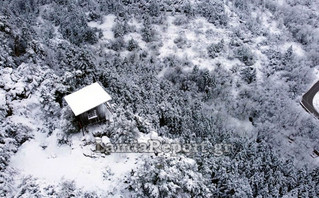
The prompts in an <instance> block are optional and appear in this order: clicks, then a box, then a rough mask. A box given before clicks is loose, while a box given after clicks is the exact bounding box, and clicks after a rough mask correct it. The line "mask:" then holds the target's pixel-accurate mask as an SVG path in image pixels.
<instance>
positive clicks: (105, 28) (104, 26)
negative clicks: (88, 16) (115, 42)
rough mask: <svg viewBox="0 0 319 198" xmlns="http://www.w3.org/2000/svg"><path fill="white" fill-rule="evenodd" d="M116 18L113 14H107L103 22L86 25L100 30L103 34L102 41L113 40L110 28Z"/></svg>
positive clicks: (92, 22)
mask: <svg viewBox="0 0 319 198" xmlns="http://www.w3.org/2000/svg"><path fill="white" fill-rule="evenodd" d="M115 18H116V16H115V15H113V14H109V15H107V16H104V17H103V22H102V23H100V22H95V21H91V22H89V23H88V25H89V26H90V27H92V28H93V27H96V28H99V29H101V30H102V32H103V39H106V40H108V39H110V40H111V39H114V34H113V31H112V27H113V25H114V21H115Z"/></svg>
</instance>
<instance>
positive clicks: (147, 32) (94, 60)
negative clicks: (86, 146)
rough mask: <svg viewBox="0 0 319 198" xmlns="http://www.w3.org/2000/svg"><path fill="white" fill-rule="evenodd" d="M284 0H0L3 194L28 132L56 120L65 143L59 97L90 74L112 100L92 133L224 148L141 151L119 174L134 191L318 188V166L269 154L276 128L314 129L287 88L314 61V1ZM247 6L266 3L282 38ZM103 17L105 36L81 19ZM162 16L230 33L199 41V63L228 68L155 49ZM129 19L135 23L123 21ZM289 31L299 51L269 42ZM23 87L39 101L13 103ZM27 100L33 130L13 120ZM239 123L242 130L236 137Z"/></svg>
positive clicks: (181, 39) (302, 191)
mask: <svg viewBox="0 0 319 198" xmlns="http://www.w3.org/2000/svg"><path fill="white" fill-rule="evenodd" d="M287 2H288V3H287V4H284V5H277V4H275V3H273V1H271V0H269V1H268V0H265V1H253V2H252V1H239V0H234V1H226V2H224V1H220V0H203V1H198V2H197V1H196V3H194V2H193V1H175V0H173V1H166V0H159V1H149V0H142V1H135V0H122V1H116V0H111V1H103V2H101V1H96V0H91V1H82V0H80V1H65V0H55V1H45V0H44V1H36V0H34V1H23V0H13V1H1V2H0V44H1V45H0V52H1V53H0V70H1V72H0V76H1V78H0V79H1V80H0V94H1V95H0V96H2V95H3V96H4V97H3V98H4V99H3V101H5V102H2V98H1V104H0V118H1V119H0V125H1V127H0V150H1V152H0V186H3V188H1V187H0V196H10V195H11V194H10V193H12V192H11V191H12V189H10V185H12V184H11V183H12V182H13V181H11V180H10V174H11V172H10V171H11V170H10V169H9V168H8V162H9V160H10V156H11V155H12V154H13V153H15V152H17V149H18V148H19V146H20V145H21V144H23V143H24V142H25V141H27V140H29V139H30V138H32V130H39V131H41V132H43V133H46V134H47V135H48V136H50V135H51V133H52V131H54V130H55V129H56V128H59V129H62V130H63V131H65V134H62V135H61V137H60V138H59V143H61V144H64V143H69V142H68V136H69V135H72V133H73V132H75V131H77V130H78V129H77V128H76V127H75V126H76V124H75V123H72V122H69V120H72V119H73V116H72V114H71V112H68V110H67V109H66V108H65V104H63V100H62V98H63V96H64V95H66V94H68V93H71V92H73V91H74V90H76V89H78V88H80V87H83V86H84V85H87V84H89V83H92V82H94V81H99V82H101V83H102V84H103V86H104V87H105V88H106V89H107V90H108V91H109V92H110V93H111V95H112V97H113V99H114V101H115V103H116V106H117V109H116V111H115V115H116V117H115V121H116V123H117V124H116V126H111V127H109V128H108V129H107V130H106V131H107V132H106V133H108V134H97V135H99V136H101V135H108V136H111V137H112V138H111V140H112V141H120V142H121V141H131V140H132V139H135V138H137V137H136V136H137V135H136V134H138V133H139V132H141V133H149V132H150V131H151V130H154V131H156V132H157V133H158V134H159V136H163V137H166V138H175V139H177V140H180V141H184V142H189V141H193V140H197V139H205V140H207V141H208V142H210V144H212V145H213V144H216V143H220V142H226V143H231V144H232V145H233V150H232V152H231V153H230V154H228V155H224V156H218V157H216V156H212V155H205V154H201V153H197V154H194V155H191V154H183V155H180V156H177V157H173V158H167V157H164V156H153V158H146V159H145V163H144V165H143V166H142V167H139V168H138V169H137V170H134V171H133V172H132V173H131V175H130V177H128V179H127V181H125V183H126V185H127V190H129V192H130V193H132V196H133V197H178V196H181V197H195V196H198V197H206V196H213V197H266V196H270V197H282V196H285V195H286V196H299V197H317V196H319V191H318V185H319V184H318V181H319V178H318V177H319V171H318V168H314V169H311V168H312V167H306V166H301V167H300V166H297V165H296V163H295V162H294V159H291V160H287V159H285V157H284V156H281V155H280V154H278V153H277V151H278V150H277V149H278V147H277V145H278V144H280V142H279V140H278V139H276V137H278V136H277V134H289V135H291V136H292V137H303V138H314V137H316V135H318V133H317V131H318V129H319V127H318V123H316V122H315V121H314V120H312V119H311V117H310V116H308V115H307V114H305V113H304V111H303V110H302V109H301V107H299V106H298V100H299V98H298V97H299V96H300V95H301V94H302V93H303V92H304V91H305V90H306V88H307V87H309V85H310V84H311V82H312V81H313V80H314V78H315V77H314V75H313V74H312V71H313V70H312V69H313V68H316V67H317V66H318V63H319V56H318V41H319V38H318V37H317V36H316V35H315V29H316V28H317V24H318V14H316V13H315V12H314V11H312V10H311V6H316V5H315V3H313V2H310V1H304V2H305V3H304V4H302V3H301V1H298V2H299V3H297V1H287ZM302 9H306V10H307V12H306V11H302ZM256 10H257V11H260V10H262V11H268V12H271V13H272V14H273V15H274V16H275V17H276V18H277V22H278V23H280V25H282V26H283V27H285V28H282V29H285V31H287V32H289V34H288V33H287V34H286V35H285V36H284V37H283V38H279V37H278V36H277V37H276V36H274V35H272V34H270V33H269V30H267V28H263V27H262V24H260V22H261V21H262V20H261V19H260V18H258V17H257V18H256V17H254V16H252V14H251V12H252V11H256ZM230 13H231V14H230ZM108 14H113V15H114V16H115V17H116V20H115V25H114V26H113V28H112V29H111V31H112V33H113V34H114V39H113V40H112V41H108V42H104V43H103V42H99V41H100V40H99V39H100V37H101V30H99V29H97V28H92V27H90V26H89V25H88V22H92V21H95V22H98V23H99V22H102V21H103V16H104V15H108ZM231 15H236V17H238V21H239V22H238V24H237V25H238V26H237V27H232V26H231V25H230V24H231V23H230V17H232V16H231ZM168 16H175V20H174V22H173V24H174V25H176V26H183V25H185V24H188V23H189V21H190V20H192V19H195V18H198V17H201V18H205V19H206V20H207V21H208V22H209V23H211V24H214V26H215V27H218V28H225V29H227V30H229V31H232V37H231V38H230V39H229V40H224V39H219V38H218V39H217V40H216V38H208V39H211V40H215V41H216V42H214V43H212V44H211V43H210V45H208V46H207V47H205V48H204V54H203V56H207V55H208V56H207V57H208V58H209V60H210V61H215V60H216V59H217V58H218V57H223V58H225V59H227V60H234V59H235V60H237V62H238V64H236V65H234V66H233V67H232V68H230V69H227V68H226V65H225V64H226V63H223V62H222V63H220V62H214V63H213V65H212V68H213V69H212V70H208V69H203V67H201V65H200V64H199V65H195V64H194V63H192V62H191V61H189V60H187V59H184V58H180V57H178V56H175V55H174V54H171V55H169V56H166V57H159V56H158V53H159V52H158V49H159V48H160V47H161V46H163V43H162V41H161V33H160V32H159V28H158V27H159V26H160V25H161V24H164V22H165V20H166V19H167V17H168ZM130 18H134V19H136V20H137V21H138V22H139V24H141V28H137V27H135V26H133V25H132V26H131V25H129V19H130ZM243 21H244V22H243ZM130 33H136V34H140V35H141V40H142V41H141V43H139V41H138V38H130V39H126V37H125V36H126V35H128V34H130ZM259 36H264V37H265V38H266V39H265V41H264V42H263V43H261V44H258V45H263V47H264V48H263V49H261V48H260V49H261V50H260V53H259V54H258V53H256V51H254V50H253V49H255V48H256V46H254V43H253V41H252V40H253V38H254V37H256V38H257V37H259ZM290 40H293V41H296V42H298V44H300V45H301V46H302V49H303V50H305V52H306V54H305V55H304V56H303V57H301V56H296V51H295V49H294V47H293V46H291V47H290V48H288V49H287V50H284V51H282V50H281V49H279V47H275V46H276V45H277V44H278V45H279V43H282V42H284V41H290ZM142 42H143V43H142ZM173 43H174V44H175V45H176V46H177V48H178V49H179V50H180V49H185V48H187V46H188V44H189V41H188V40H187V38H186V36H185V34H180V35H178V37H177V38H176V39H174V42H173ZM143 44H145V45H146V48H147V49H145V48H143V47H142V45H143ZM228 52H229V53H228ZM226 53H227V56H228V57H226V55H225V54H226ZM261 58H263V59H261ZM189 68H191V69H189ZM162 71H165V72H163V75H162V76H159V73H161V72H162ZM21 85H22V86H21ZM21 87H22V88H21ZM33 95H37V96H39V97H40V98H41V101H40V102H39V104H33V106H32V105H31V106H30V107H23V106H21V103H24V102H26V101H29V100H31V99H32V96H33ZM30 98H31V99H30ZM35 107H38V108H39V109H40V111H41V112H42V113H41V114H40V115H38V117H37V118H38V119H39V120H41V121H40V122H39V124H42V125H41V127H40V126H39V128H38V129H31V128H30V127H29V126H28V125H26V124H25V123H18V122H15V117H14V116H15V115H25V116H26V118H28V119H30V117H31V116H32V115H31V114H30V111H29V110H28V108H29V109H31V108H35ZM236 122H238V123H245V125H246V126H248V127H246V128H250V130H248V129H246V128H245V127H243V126H241V125H240V124H239V125H240V126H237V125H236ZM234 123H235V124H234ZM247 123H248V124H247ZM243 125H244V124H243ZM246 130H247V131H246ZM110 131H111V132H110ZM242 131H243V132H247V133H252V134H250V135H247V136H246V137H245V138H243V137H242V136H241V135H240V133H241V132H242ZM109 133H111V134H109ZM190 158H191V159H190ZM296 159H300V157H299V158H298V157H296ZM35 181H36V180H35V179H33V178H26V179H25V180H23V181H22V183H21V184H19V189H21V190H20V191H19V192H17V193H16V195H17V196H56V197H72V196H77V197H79V196H82V197H90V196H91V197H95V196H96V195H95V194H94V193H88V192H81V191H80V190H78V189H77V188H76V186H75V184H74V183H73V182H72V181H64V182H61V183H60V184H58V185H59V188H58V190H54V188H53V187H52V186H47V187H46V189H41V190H39V189H38V186H37V184H36V182H35ZM10 190H11V191H10Z"/></svg>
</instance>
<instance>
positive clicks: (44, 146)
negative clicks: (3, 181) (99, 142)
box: [10, 130, 141, 193]
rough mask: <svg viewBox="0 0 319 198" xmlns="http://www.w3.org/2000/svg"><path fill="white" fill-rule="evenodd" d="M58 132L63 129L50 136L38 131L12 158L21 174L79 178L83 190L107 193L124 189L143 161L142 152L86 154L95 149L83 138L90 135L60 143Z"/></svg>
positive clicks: (43, 179) (51, 180) (49, 180)
mask: <svg viewBox="0 0 319 198" xmlns="http://www.w3.org/2000/svg"><path fill="white" fill-rule="evenodd" d="M57 133H59V131H57V130H55V131H54V132H53V134H52V135H51V136H49V137H47V135H46V134H45V133H40V132H37V133H36V134H35V137H34V139H32V140H30V141H28V142H26V143H24V144H23V145H22V146H21V147H20V148H19V151H18V152H17V153H16V154H15V155H14V156H13V157H12V158H11V161H10V167H13V168H14V169H15V170H18V171H19V172H20V173H21V175H20V176H22V175H32V176H33V177H35V178H38V181H39V183H43V184H57V183H59V182H61V181H62V180H75V182H76V185H77V187H80V188H82V189H83V190H87V191H96V192H100V193H103V192H112V191H113V189H120V188H119V185H121V184H123V179H124V175H125V174H127V173H128V172H130V171H131V170H132V169H135V168H136V167H137V165H138V164H139V163H141V161H140V160H139V159H140V155H141V154H136V153H127V154H124V153H122V154H121V153H112V154H111V155H101V154H100V155H99V156H97V157H96V158H91V157H86V156H84V154H83V153H93V152H92V151H91V150H94V149H95V146H94V144H91V145H87V146H84V142H85V141H83V140H84V139H85V138H86V137H87V136H84V137H83V136H82V134H77V135H74V136H73V137H72V145H71V146H69V145H60V146H59V145H58V143H57V138H56V135H57ZM94 154H97V153H94ZM17 179H19V178H17ZM115 193H116V192H115ZM118 193H120V192H118Z"/></svg>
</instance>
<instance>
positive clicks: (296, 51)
mask: <svg viewBox="0 0 319 198" xmlns="http://www.w3.org/2000/svg"><path fill="white" fill-rule="evenodd" d="M290 46H292V51H293V53H294V54H296V55H297V56H299V57H302V56H304V55H305V51H304V50H303V49H302V46H301V44H299V43H296V42H286V43H284V44H283V45H282V46H281V51H282V53H285V52H286V51H287V50H288V48H289V47H290Z"/></svg>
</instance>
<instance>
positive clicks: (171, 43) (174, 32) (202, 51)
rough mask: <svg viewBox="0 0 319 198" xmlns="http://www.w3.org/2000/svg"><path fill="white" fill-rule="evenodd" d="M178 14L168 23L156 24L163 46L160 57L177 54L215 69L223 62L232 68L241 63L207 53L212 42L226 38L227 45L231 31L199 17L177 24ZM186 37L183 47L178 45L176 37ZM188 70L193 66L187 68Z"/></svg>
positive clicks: (199, 64)
mask: <svg viewBox="0 0 319 198" xmlns="http://www.w3.org/2000/svg"><path fill="white" fill-rule="evenodd" d="M177 17H178V16H169V17H168V18H167V24H165V25H164V26H156V29H157V31H158V32H159V33H160V39H161V41H162V43H163V46H162V47H161V48H160V49H159V53H160V55H159V58H164V57H168V56H172V55H174V56H176V57H178V58H180V59H184V60H189V61H190V62H192V63H193V64H194V65H198V66H199V67H200V68H206V69H208V70H213V69H214V68H215V65H216V64H218V63H222V65H223V66H225V67H226V68H228V69H230V68H232V67H233V66H234V65H236V64H238V63H240V62H239V61H238V60H237V59H234V60H229V59H228V58H227V57H225V56H219V57H217V58H215V59H212V58H209V57H208V55H207V50H206V49H207V47H208V46H209V45H210V44H212V43H215V44H216V43H218V42H219V41H221V40H222V39H224V42H225V45H227V43H228V42H229V40H230V39H229V34H230V33H231V32H230V31H227V30H226V29H222V28H217V27H216V26H215V25H214V24H212V23H209V22H208V21H207V20H206V19H205V18H203V17H198V18H196V19H193V20H191V21H189V23H186V24H182V25H180V26H177V25H175V24H174V21H175V20H176V19H177ZM179 37H181V38H182V39H184V41H183V42H184V44H181V45H182V47H180V48H179V47H178V46H177V43H176V39H177V38H179ZM185 69H186V70H188V69H191V68H185Z"/></svg>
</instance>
